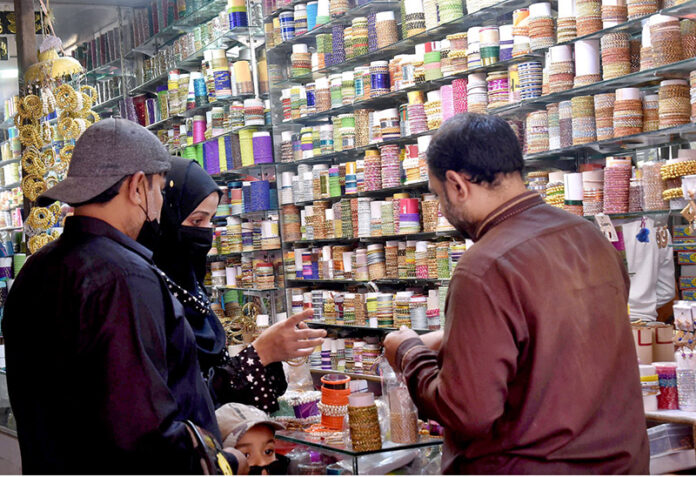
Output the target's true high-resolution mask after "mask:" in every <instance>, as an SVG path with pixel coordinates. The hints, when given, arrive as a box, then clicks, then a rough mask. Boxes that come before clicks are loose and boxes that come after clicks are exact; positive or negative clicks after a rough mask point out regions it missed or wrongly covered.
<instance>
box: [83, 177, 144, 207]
mask: <svg viewBox="0 0 696 477" xmlns="http://www.w3.org/2000/svg"><path fill="white" fill-rule="evenodd" d="M153 175H154V174H147V175H146V176H145V177H146V178H147V184H148V185H149V186H152V176H153ZM129 177H132V174H131V175H127V176H123V177H122V178H121V179H119V180H118V182H116V183H115V184H114V185H112V186H111V187H109V188H108V189H106V190H105V191H104V192H102V193H101V194H99V195H96V196H94V197H92V198H91V199H89V200H87V201H85V202H80V203H79V204H70V205H72V206H73V207H81V206H83V205H90V204H107V203H109V202H111V200H112V199H113V198H114V197H116V196H117V195H118V194H119V192H120V191H121V186H122V185H123V183H124V182H125V181H126V179H128V178H129Z"/></svg>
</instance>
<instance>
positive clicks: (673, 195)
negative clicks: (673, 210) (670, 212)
mask: <svg viewBox="0 0 696 477" xmlns="http://www.w3.org/2000/svg"><path fill="white" fill-rule="evenodd" d="M662 198H663V199H664V200H674V199H683V198H684V191H683V190H682V188H681V187H675V188H674V189H667V190H665V191H664V192H663V193H662Z"/></svg>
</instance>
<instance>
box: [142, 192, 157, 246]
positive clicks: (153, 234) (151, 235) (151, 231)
mask: <svg viewBox="0 0 696 477" xmlns="http://www.w3.org/2000/svg"><path fill="white" fill-rule="evenodd" d="M140 210H142V211H143V212H144V213H145V222H143V227H142V228H141V229H140V232H139V233H138V238H137V239H136V240H137V241H138V243H139V244H141V245H144V246H145V247H147V248H149V249H150V250H152V251H153V252H154V251H155V250H157V247H158V246H159V241H160V239H161V237H162V231H161V230H160V223H159V220H158V219H151V218H150V216H149V215H148V213H147V192H146V193H145V208H143V207H142V206H140Z"/></svg>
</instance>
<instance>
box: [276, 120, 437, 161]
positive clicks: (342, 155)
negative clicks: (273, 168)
mask: <svg viewBox="0 0 696 477" xmlns="http://www.w3.org/2000/svg"><path fill="white" fill-rule="evenodd" d="M436 132H437V130H436V129H434V130H432V131H425V132H422V133H418V134H411V135H410V136H403V137H400V138H397V139H389V140H387V141H382V142H375V143H372V144H368V145H367V146H360V147H355V148H353V149H347V150H345V151H337V152H331V153H329V154H321V155H319V156H315V157H310V158H307V159H300V160H299V161H292V162H279V163H278V164H279V165H281V166H286V165H287V166H297V165H299V164H321V163H332V162H334V161H335V162H336V163H341V162H347V161H350V160H351V159H353V158H355V157H359V156H360V155H362V154H364V153H365V151H367V150H369V149H377V148H379V147H382V146H389V145H397V146H403V145H404V144H409V143H414V142H416V140H417V139H418V138H419V137H421V136H430V135H431V134H435V133H436Z"/></svg>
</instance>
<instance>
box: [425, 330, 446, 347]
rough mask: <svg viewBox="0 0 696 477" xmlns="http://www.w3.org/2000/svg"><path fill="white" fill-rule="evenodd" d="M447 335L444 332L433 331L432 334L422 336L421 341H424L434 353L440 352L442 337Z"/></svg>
mask: <svg viewBox="0 0 696 477" xmlns="http://www.w3.org/2000/svg"><path fill="white" fill-rule="evenodd" d="M444 335H445V332H444V331H443V330H437V331H433V332H432V333H426V334H424V335H421V337H420V339H422V340H423V343H425V346H427V347H428V348H430V349H431V350H433V351H440V346H442V337H443V336H444Z"/></svg>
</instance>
